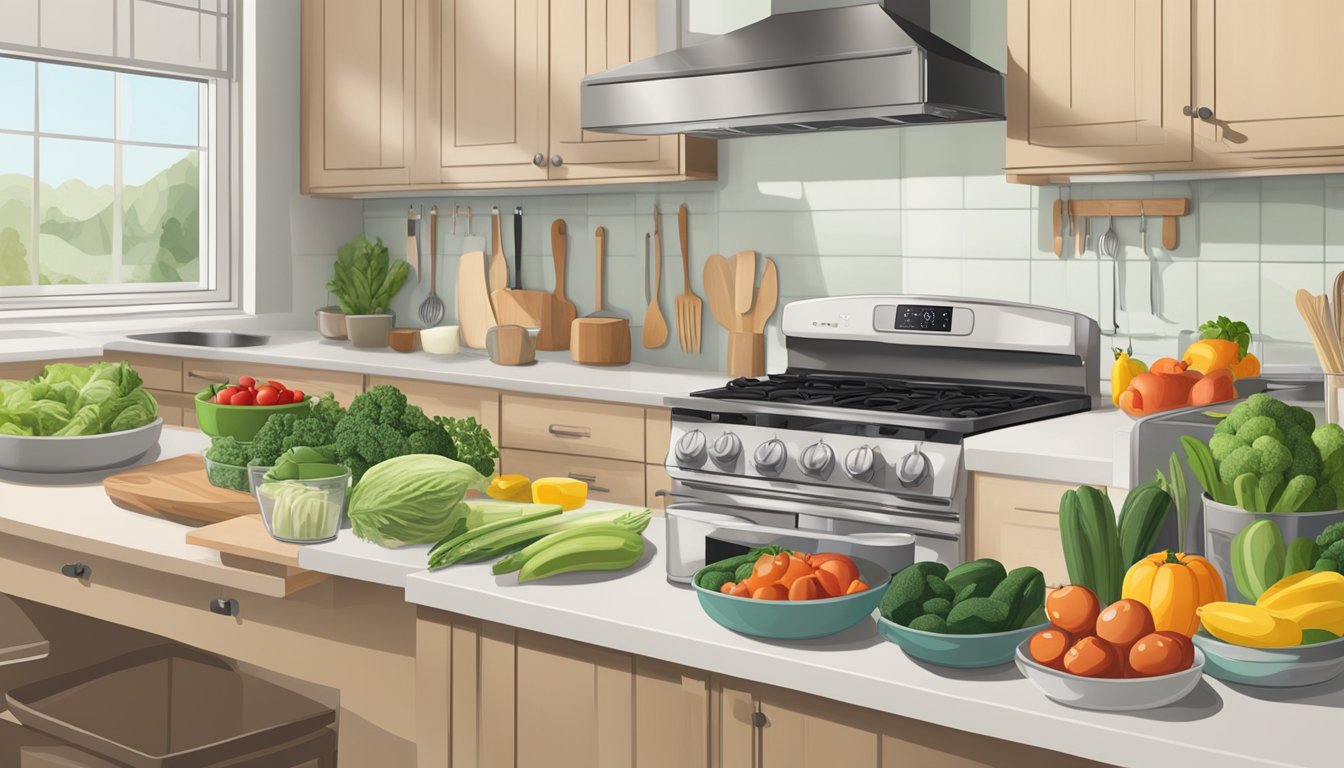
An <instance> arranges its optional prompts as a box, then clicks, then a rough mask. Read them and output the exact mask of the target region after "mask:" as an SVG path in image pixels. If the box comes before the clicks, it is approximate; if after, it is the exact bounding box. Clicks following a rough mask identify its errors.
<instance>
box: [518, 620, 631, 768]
mask: <svg viewBox="0 0 1344 768" xmlns="http://www.w3.org/2000/svg"><path fill="white" fill-rule="evenodd" d="M633 665H634V660H633V659H632V658H631V657H630V656H629V655H627V654H624V653H618V652H616V651H611V650H607V649H606V648H598V647H597V646H593V645H585V644H583V643H576V642H574V641H572V640H564V639H561V638H558V637H553V636H551V635H541V634H537V633H534V632H524V631H519V632H518V658H517V676H518V682H517V685H518V695H517V702H518V719H517V744H518V763H517V765H518V768H616V767H617V766H624V767H628V766H630V764H631V760H630V755H631V754H632V752H633V750H634V724H633V720H632V712H631V706H630V704H631V696H630V693H631V688H632V685H633ZM561 745H563V746H561Z"/></svg>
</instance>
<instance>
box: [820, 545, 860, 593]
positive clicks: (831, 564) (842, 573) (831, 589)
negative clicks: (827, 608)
mask: <svg viewBox="0 0 1344 768" xmlns="http://www.w3.org/2000/svg"><path fill="white" fill-rule="evenodd" d="M841 557H843V558H844V559H842V560H825V561H823V562H821V563H819V564H817V565H815V566H814V567H815V568H816V569H817V578H819V579H821V585H822V586H823V587H825V588H826V594H828V595H830V596H831V597H839V596H841V595H843V594H845V590H846V589H847V588H848V587H849V585H850V584H853V583H854V581H855V580H856V579H858V578H859V569H858V568H855V567H854V561H853V560H850V559H849V558H847V557H844V556H843V555H841ZM813 562H814V563H815V562H816V560H815V558H814V559H813Z"/></svg>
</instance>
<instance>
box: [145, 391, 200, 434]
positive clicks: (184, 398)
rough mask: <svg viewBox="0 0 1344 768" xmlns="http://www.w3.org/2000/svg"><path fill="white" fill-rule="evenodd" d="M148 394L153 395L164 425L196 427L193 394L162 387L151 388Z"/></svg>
mask: <svg viewBox="0 0 1344 768" xmlns="http://www.w3.org/2000/svg"><path fill="white" fill-rule="evenodd" d="M149 394H151V395H153V396H154V400H155V401H156V402H157V403H158V404H159V416H160V417H161V418H162V419H163V423H164V425H165V426H170V427H192V428H195V427H196V403H195V402H194V401H195V396H194V395H189V394H186V393H185V392H168V391H165V390H162V389H151V390H149Z"/></svg>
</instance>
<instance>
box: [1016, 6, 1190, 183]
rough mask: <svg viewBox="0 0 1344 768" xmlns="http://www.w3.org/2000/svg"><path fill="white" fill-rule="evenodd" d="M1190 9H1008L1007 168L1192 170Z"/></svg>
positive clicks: (1185, 7)
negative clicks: (1181, 166) (1165, 166)
mask: <svg viewBox="0 0 1344 768" xmlns="http://www.w3.org/2000/svg"><path fill="white" fill-rule="evenodd" d="M1189 5H1190V3H1189V0H1184V2H1181V1H1180V0H1107V2H1104V3H1098V2H1086V1H1083V2H1080V1H1078V0H1012V1H1011V2H1010V3H1009V4H1008V14H1009V15H1008V83H1009V85H1008V163H1007V165H1008V168H1009V170H1010V172H1011V171H1012V170H1013V169H1016V168H1024V167H1026V168H1031V167H1041V166H1090V165H1099V164H1104V165H1114V164H1132V163H1145V164H1151V163H1172V162H1189V161H1190V160H1191V158H1192V154H1191V153H1192V149H1191V132H1192V130H1193V126H1192V124H1191V120H1190V118H1188V117H1186V116H1185V115H1184V114H1182V109H1183V108H1184V107H1185V105H1187V104H1189V103H1190V101H1189V99H1190V8H1189Z"/></svg>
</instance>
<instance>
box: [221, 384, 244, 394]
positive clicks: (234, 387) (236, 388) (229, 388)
mask: <svg viewBox="0 0 1344 768" xmlns="http://www.w3.org/2000/svg"><path fill="white" fill-rule="evenodd" d="M242 389H244V387H240V386H238V385H237V384H230V385H229V386H227V387H225V388H224V391H225V392H228V393H229V394H230V395H232V394H233V393H234V392H238V391H240V390H242Z"/></svg>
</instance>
